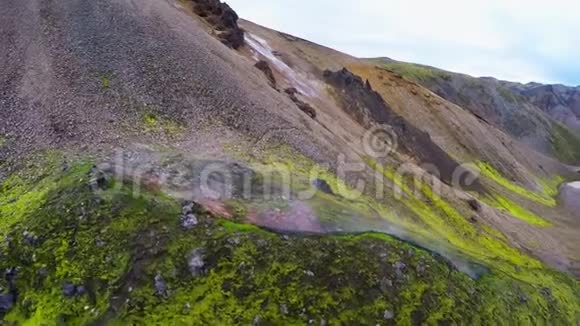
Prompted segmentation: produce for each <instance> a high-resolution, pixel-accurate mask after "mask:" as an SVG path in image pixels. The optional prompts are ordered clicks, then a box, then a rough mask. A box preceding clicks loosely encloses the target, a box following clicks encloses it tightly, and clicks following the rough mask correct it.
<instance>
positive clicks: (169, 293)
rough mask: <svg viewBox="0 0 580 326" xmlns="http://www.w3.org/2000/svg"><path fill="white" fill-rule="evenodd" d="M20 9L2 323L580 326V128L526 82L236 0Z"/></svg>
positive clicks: (1, 155)
mask: <svg viewBox="0 0 580 326" xmlns="http://www.w3.org/2000/svg"><path fill="white" fill-rule="evenodd" d="M0 21H1V22H2V25H3V32H2V33H0V44H2V46H1V47H0V58H2V59H0V80H1V83H0V94H1V98H0V103H1V111H0V184H1V186H0V235H1V237H2V238H1V240H2V241H0V270H2V271H4V279H2V280H0V288H1V290H0V318H1V319H2V322H7V323H16V324H24V325H28V324H30V325H37V324H41V323H47V324H75V325H76V324H89V325H101V324H145V325H149V324H155V325H157V324H172V325H173V324H185V325H201V324H216V325H231V324H253V325H262V324H320V325H327V324H362V325H367V324H369V325H371V324H372V325H376V324H405V325H409V324H471V323H474V324H482V323H492V324H502V323H507V324H548V323H551V324H558V325H560V324H561V325H573V324H575V323H577V321H578V319H579V318H580V310H579V308H578V307H579V306H580V288H579V285H578V281H577V278H578V277H580V254H579V252H578V250H577V248H578V247H579V246H580V242H579V238H578V231H579V230H580V215H578V212H577V210H576V209H575V207H576V205H575V204H574V198H575V196H576V195H577V193H576V190H575V189H576V186H575V183H574V182H573V181H575V180H577V179H578V172H579V170H580V168H578V167H576V166H574V164H575V162H577V159H578V156H577V154H576V151H580V148H579V147H578V143H577V138H576V137H577V136H576V134H575V132H574V131H573V130H571V129H569V128H568V127H566V126H564V125H562V124H560V123H559V122H558V121H556V120H554V118H553V117H552V116H551V115H550V114H547V113H546V112H545V111H544V110H543V109H542V108H540V107H538V105H537V104H536V102H535V101H534V100H533V98H532V97H531V96H528V95H525V94H524V93H525V92H524V91H523V90H522V91H518V90H516V89H515V88H517V85H512V84H506V83H504V82H500V81H496V80H493V79H489V78H487V79H475V78H471V77H468V76H464V75H457V74H452V73H448V72H444V71H441V70H437V69H435V68H430V67H424V66H417V65H410V64H403V63H398V62H394V61H392V60H390V59H361V58H355V57H353V56H350V55H348V54H344V53H341V52H338V51H335V50H333V49H330V48H327V47H324V46H320V45H317V44H315V43H312V42H310V41H307V40H304V39H301V38H299V37H295V36H292V35H288V34H285V33H282V32H278V31H274V30H271V29H268V28H266V27H263V26H259V25H257V24H254V23H252V22H249V21H246V20H243V19H239V17H238V16H237V14H236V13H235V11H234V10H233V9H232V8H231V7H229V6H228V5H226V4H223V3H221V2H220V1H217V0H192V1H189V0H187V1H172V0H170V1H156V0H142V1H140V2H139V3H137V2H133V1H112V0H98V1H90V2H87V1H80V0H64V1H59V2H55V1H44V0H24V1H11V2H9V3H8V4H6V6H5V7H4V8H3V11H2V12H1V13H0ZM470 84H473V85H472V86H470ZM510 85H511V86H510ZM512 86H513V87H512ZM514 87H515V88H514ZM522 87H523V86H522ZM564 184H565V185H564ZM561 186H563V187H562V188H563V189H564V191H563V193H562V195H561V196H560V194H559V190H560V188H561Z"/></svg>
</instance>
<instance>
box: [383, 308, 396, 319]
mask: <svg viewBox="0 0 580 326" xmlns="http://www.w3.org/2000/svg"><path fill="white" fill-rule="evenodd" d="M394 317H395V314H393V312H392V311H390V310H385V312H384V313H383V318H385V320H391V319H393V318H394Z"/></svg>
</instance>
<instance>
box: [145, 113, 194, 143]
mask: <svg viewBox="0 0 580 326" xmlns="http://www.w3.org/2000/svg"><path fill="white" fill-rule="evenodd" d="M142 122H143V126H144V128H145V131H146V132H149V133H163V134H165V135H167V136H169V137H174V136H177V135H179V134H180V133H182V132H183V130H184V127H183V126H182V125H181V124H180V123H178V122H176V121H174V120H172V119H169V118H165V117H163V116H159V115H156V114H155V113H153V112H150V111H148V112H146V113H144V114H143V116H142Z"/></svg>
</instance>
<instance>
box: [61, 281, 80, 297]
mask: <svg viewBox="0 0 580 326" xmlns="http://www.w3.org/2000/svg"><path fill="white" fill-rule="evenodd" d="M76 293H77V287H76V286H75V285H74V284H72V283H69V282H66V283H64V284H63V286H62V294H63V295H64V296H65V297H67V298H70V297H72V296H74V295H75V294H76Z"/></svg>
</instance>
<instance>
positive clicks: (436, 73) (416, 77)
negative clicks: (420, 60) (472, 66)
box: [383, 62, 451, 83]
mask: <svg viewBox="0 0 580 326" xmlns="http://www.w3.org/2000/svg"><path fill="white" fill-rule="evenodd" d="M383 68H385V69H386V70H389V71H391V72H394V73H396V74H399V75H401V76H403V77H405V78H407V79H410V80H412V81H415V82H419V83H420V82H429V81H433V80H436V79H443V80H450V79H451V75H450V74H448V73H446V72H444V71H442V70H439V69H436V68H431V67H427V66H421V65H416V64H411V63H403V62H393V63H387V64H384V65H383Z"/></svg>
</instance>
